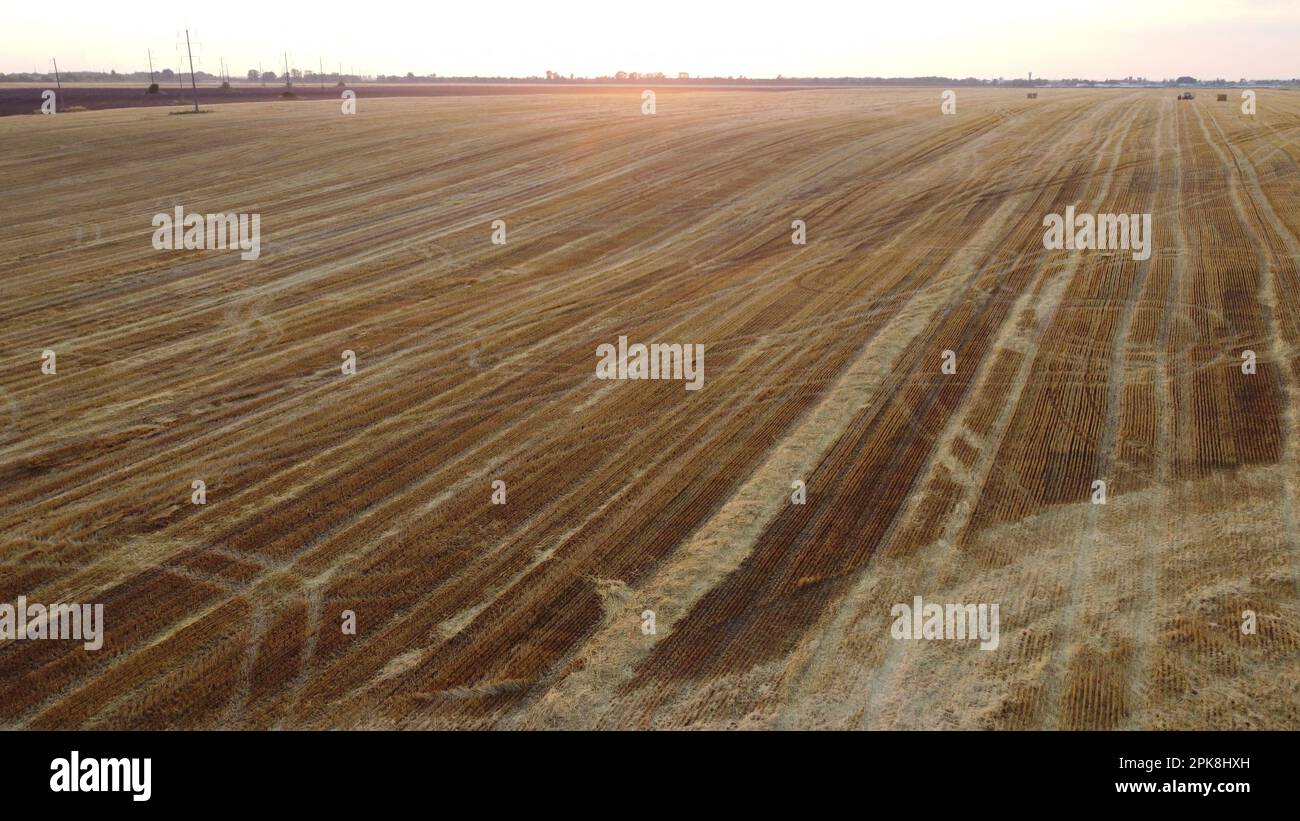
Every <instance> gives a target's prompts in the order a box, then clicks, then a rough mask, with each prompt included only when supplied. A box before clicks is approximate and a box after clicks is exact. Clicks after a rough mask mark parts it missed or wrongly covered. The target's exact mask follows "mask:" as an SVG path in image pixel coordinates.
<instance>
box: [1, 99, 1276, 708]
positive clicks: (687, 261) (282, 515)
mask: <svg viewBox="0 0 1300 821" xmlns="http://www.w3.org/2000/svg"><path fill="white" fill-rule="evenodd" d="M940 91H941V89H928V88H927V89H897V90H862V89H842V90H786V91H744V92H695V93H691V92H671V91H667V92H661V93H660V94H659V96H658V100H657V113H656V114H655V115H654V116H643V115H642V114H641V113H640V112H641V99H640V95H639V93H638V92H637V91H635V90H629V92H628V93H627V95H618V94H609V93H603V94H591V95H586V94H572V93H570V94H563V95H555V96H537V95H532V96H519V97H515V96H498V97H471V98H454V97H446V98H439V99H420V100H378V99H374V100H372V99H365V98H363V99H361V100H359V101H358V111H357V113H356V114H355V115H352V116H344V115H342V114H341V112H340V107H339V104H337V103H308V102H303V103H268V104H261V103H259V104H247V105H228V106H216V107H214V109H213V112H212V113H210V114H206V115H200V116H186V117H174V116H168V115H167V114H166V112H165V111H163V110H122V111H100V112H86V113H72V114H66V113H65V114H59V115H55V116H53V117H40V116H23V117H8V118H4V119H0V146H2V147H3V151H0V178H3V179H4V190H5V196H4V197H3V199H2V200H0V225H3V231H0V259H3V260H4V262H3V269H4V270H3V275H2V276H0V297H2V299H0V561H2V564H0V602H9V603H14V602H16V601H17V598H18V597H19V596H25V597H26V598H27V600H29V601H33V602H45V603H54V602H101V603H103V604H104V606H105V620H106V632H105V638H104V646H103V649H101V650H98V651H87V650H83V649H82V646H81V644H80V643H78V642H72V641H50V640H45V641H41V640H11V641H7V642H4V643H3V644H0V724H3V725H4V726H9V727H32V728H57V727H94V728H150V727H167V728H179V727H283V728H294V727H394V726H395V727H415V728H444V727H515V728H518V727H529V728H535V727H607V728H612V727H746V728H748V727H754V728H758V727H788V728H799V727H836V728H841V727H862V728H1201V727H1213V728H1245V727H1254V728H1264V727H1271V728H1297V727H1300V630H1298V629H1297V617H1298V616H1300V612H1298V611H1300V607H1298V604H1300V602H1298V601H1297V595H1298V592H1300V588H1298V586H1297V578H1298V577H1297V573H1298V571H1300V544H1298V540H1300V533H1298V532H1297V527H1296V515H1297V514H1296V508H1297V505H1300V484H1298V483H1300V461H1298V460H1297V444H1298V441H1300V440H1298V438H1297V437H1300V417H1298V416H1297V402H1298V401H1300V394H1298V391H1300V387H1298V384H1297V380H1300V369H1298V367H1297V366H1300V357H1298V353H1297V347H1296V346H1297V344H1298V343H1300V274H1298V272H1297V264H1298V261H1297V260H1298V258H1300V243H1298V241H1297V237H1298V236H1300V175H1298V173H1297V172H1298V169H1297V162H1298V161H1300V145H1298V143H1297V138H1298V136H1300V95H1296V94H1292V93H1288V92H1285V91H1270V90H1264V91H1261V92H1260V93H1259V99H1258V113H1257V115H1256V116H1254V117H1248V116H1245V115H1243V114H1242V112H1241V111H1240V107H1239V103H1238V102H1237V99H1236V94H1235V93H1234V94H1233V95H1232V97H1231V98H1230V102H1227V103H1217V102H1214V101H1213V96H1214V95H1213V94H1202V95H1200V96H1199V98H1198V99H1197V100H1195V101H1193V102H1176V101H1175V100H1174V92H1173V91H1168V92H1166V91H1148V90H1134V91H1090V90H1077V91H1075V90H1055V89H1043V90H1041V91H1040V93H1039V98H1038V99H1036V100H1028V99H1026V98H1025V94H1024V92H1023V91H1010V90H1007V91H998V90H974V89H960V88H959V89H957V105H958V108H957V113H956V114H955V115H950V116H944V115H941V114H940V108H939V104H940V99H939V94H940ZM176 205H183V206H184V207H185V209H186V210H187V211H197V212H207V213H211V212H219V211H224V212H232V213H233V212H244V213H258V214H260V215H261V255H260V258H259V259H257V260H250V261H241V260H240V258H239V254H238V252H235V251H198V250H190V251H158V250H155V249H154V248H153V247H152V245H151V236H152V233H153V228H152V226H151V219H152V218H153V216H154V215H155V214H157V213H171V212H172V210H173V208H174V207H175V206H176ZM1067 205H1076V206H1077V207H1078V209H1079V210H1080V211H1088V212H1094V213H1096V212H1123V213H1151V214H1152V215H1153V226H1154V252H1153V253H1152V255H1151V257H1150V259H1149V260H1145V261H1135V260H1133V259H1132V258H1131V256H1130V255H1129V254H1128V253H1126V252H1105V251H1082V252H1063V251H1062V252H1048V251H1045V250H1044V248H1043V227H1042V220H1043V217H1044V215H1045V214H1048V213H1061V212H1062V210H1063V209H1064V208H1065V207H1066V206H1067ZM497 219H500V220H504V221H505V223H506V226H507V232H508V233H507V242H506V244H504V245H496V244H493V243H492V242H491V240H490V237H491V233H492V228H491V224H492V222H493V220H497ZM796 219H800V220H804V221H805V222H806V225H807V239H808V241H807V244H805V245H795V244H793V243H792V242H791V223H792V221H793V220H796ZM620 335H625V336H627V337H629V339H631V340H632V341H633V342H645V343H650V342H682V343H698V344H703V345H704V346H705V348H706V350H707V357H706V368H705V371H706V379H705V383H704V387H703V389H701V390H698V391H687V390H685V389H684V388H683V383H682V382H680V381H606V380H598V379H596V378H595V376H594V368H595V366H596V363H597V357H596V354H595V352H596V349H597V346H599V345H601V344H602V343H614V342H615V341H616V340H617V337H619V336H620ZM47 349H48V350H53V351H55V352H56V353H57V372H56V373H55V374H44V373H42V370H41V365H42V352H43V351H45V350H47ZM1248 349H1249V350H1253V351H1255V352H1256V355H1257V359H1258V368H1257V371H1256V373H1254V374H1243V373H1242V369H1241V367H1240V365H1241V353H1242V352H1243V351H1244V350H1248ZM344 350H352V351H354V352H355V354H356V359H357V372H356V374H355V375H344V374H343V373H342V372H341V368H340V363H341V356H342V352H343V351H344ZM944 351H952V352H953V354H954V355H955V362H956V370H955V373H951V374H947V373H943V372H942V371H941V364H942V362H943V361H944V357H943V352H944ZM195 479H201V480H203V481H204V482H205V483H206V488H207V498H206V504H203V505H196V504H192V502H191V493H192V491H191V482H192V481H193V480H195ZM496 480H501V481H504V482H505V483H506V485H505V486H506V488H507V498H506V503H505V504H503V505H498V504H493V503H492V494H493V482H494V481H496ZM795 480H802V481H804V482H805V483H806V489H807V490H806V493H807V500H806V503H804V504H794V503H793V502H792V498H791V497H792V483H793V482H794V481H795ZM1096 480H1103V481H1105V482H1106V483H1107V501H1106V504H1094V503H1093V501H1092V500H1093V482H1094V481H1096ZM914 596H922V597H924V599H925V600H926V601H933V602H957V603H962V602H966V603H973V602H979V603H997V604H999V606H1000V613H1001V616H1000V642H999V645H998V647H997V649H996V650H991V651H988V650H981V649H980V647H979V646H978V644H976V643H972V642H969V641H907V640H895V639H893V638H891V623H892V621H893V617H892V616H891V614H890V610H891V607H892V605H894V604H896V603H910V602H912V601H913V597H914ZM1247 610H1249V611H1253V612H1254V613H1255V614H1256V624H1257V627H1256V630H1255V631H1254V632H1253V633H1244V632H1243V631H1242V629H1241V627H1242V624H1243V612H1244V611H1247ZM344 611H352V612H353V613H354V614H355V617H356V631H355V634H349V633H347V632H345V631H344V630H343V629H342V627H341V624H342V620H343V618H344V617H343V614H344ZM646 611H653V613H654V618H655V631H654V632H653V633H647V632H646V631H645V630H644V629H643V624H644V623H645V612H646Z"/></svg>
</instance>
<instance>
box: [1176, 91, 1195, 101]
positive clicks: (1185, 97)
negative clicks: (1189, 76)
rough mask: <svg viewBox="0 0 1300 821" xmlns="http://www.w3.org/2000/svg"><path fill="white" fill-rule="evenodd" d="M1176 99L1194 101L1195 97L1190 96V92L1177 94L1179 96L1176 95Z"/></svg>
mask: <svg viewBox="0 0 1300 821" xmlns="http://www.w3.org/2000/svg"><path fill="white" fill-rule="evenodd" d="M1178 99H1180V100H1195V99H1196V97H1195V95H1193V94H1192V92H1190V91H1184V92H1183V93H1182V94H1179V95H1178Z"/></svg>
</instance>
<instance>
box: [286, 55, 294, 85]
mask: <svg viewBox="0 0 1300 821" xmlns="http://www.w3.org/2000/svg"><path fill="white" fill-rule="evenodd" d="M284 88H285V90H286V91H293V80H292V79H290V77H289V52H287V51H286V52H285V53H284Z"/></svg>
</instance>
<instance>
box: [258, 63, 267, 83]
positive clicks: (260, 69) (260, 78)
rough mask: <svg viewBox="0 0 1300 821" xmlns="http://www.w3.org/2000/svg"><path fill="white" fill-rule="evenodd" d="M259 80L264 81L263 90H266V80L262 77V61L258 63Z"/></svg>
mask: <svg viewBox="0 0 1300 821" xmlns="http://www.w3.org/2000/svg"><path fill="white" fill-rule="evenodd" d="M257 79H259V80H261V81H262V88H266V78H265V77H263V76H262V61H261V60H258V61H257Z"/></svg>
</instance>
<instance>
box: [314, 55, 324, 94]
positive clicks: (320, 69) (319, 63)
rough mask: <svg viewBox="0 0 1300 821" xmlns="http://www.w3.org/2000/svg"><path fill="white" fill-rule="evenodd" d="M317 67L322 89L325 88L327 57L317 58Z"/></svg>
mask: <svg viewBox="0 0 1300 821" xmlns="http://www.w3.org/2000/svg"><path fill="white" fill-rule="evenodd" d="M316 69H317V71H318V72H319V73H320V90H321V91H324V90H325V58H324V57H317V58H316Z"/></svg>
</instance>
